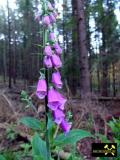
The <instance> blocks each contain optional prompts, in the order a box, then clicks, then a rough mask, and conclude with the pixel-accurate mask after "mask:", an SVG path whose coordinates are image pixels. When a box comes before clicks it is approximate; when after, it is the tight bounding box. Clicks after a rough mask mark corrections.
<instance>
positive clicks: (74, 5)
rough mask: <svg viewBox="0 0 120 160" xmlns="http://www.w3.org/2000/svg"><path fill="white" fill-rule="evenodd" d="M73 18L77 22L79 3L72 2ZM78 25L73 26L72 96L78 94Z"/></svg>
mask: <svg viewBox="0 0 120 160" xmlns="http://www.w3.org/2000/svg"><path fill="white" fill-rule="evenodd" d="M72 17H73V20H74V23H76V22H77V1H76V0H72ZM76 32H77V25H75V26H73V29H72V61H73V63H72V77H71V91H72V94H73V95H75V94H76V89H77V73H76V70H77V66H78V63H79V62H78V42H77V40H78V38H77V33H76Z"/></svg>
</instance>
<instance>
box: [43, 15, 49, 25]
mask: <svg viewBox="0 0 120 160" xmlns="http://www.w3.org/2000/svg"><path fill="white" fill-rule="evenodd" d="M43 24H44V25H46V26H49V25H50V24H51V22H50V18H49V16H44V17H43Z"/></svg>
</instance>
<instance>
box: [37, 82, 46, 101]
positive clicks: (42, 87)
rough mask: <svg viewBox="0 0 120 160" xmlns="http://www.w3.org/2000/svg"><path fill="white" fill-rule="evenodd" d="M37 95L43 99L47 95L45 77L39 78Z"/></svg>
mask: <svg viewBox="0 0 120 160" xmlns="http://www.w3.org/2000/svg"><path fill="white" fill-rule="evenodd" d="M36 95H37V97H38V98H39V99H43V98H45V96H46V95H47V84H46V81H45V79H39V81H38V84H37V90H36Z"/></svg>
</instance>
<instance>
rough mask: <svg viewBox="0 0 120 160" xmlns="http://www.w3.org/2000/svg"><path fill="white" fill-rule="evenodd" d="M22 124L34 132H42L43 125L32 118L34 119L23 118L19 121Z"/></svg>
mask: <svg viewBox="0 0 120 160" xmlns="http://www.w3.org/2000/svg"><path fill="white" fill-rule="evenodd" d="M19 122H20V123H22V124H24V125H25V126H27V127H29V128H32V129H34V130H41V125H42V124H41V123H40V121H39V120H37V119H35V118H32V117H23V118H21V119H20V120H19Z"/></svg>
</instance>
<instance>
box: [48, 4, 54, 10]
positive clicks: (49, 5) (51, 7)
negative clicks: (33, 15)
mask: <svg viewBox="0 0 120 160" xmlns="http://www.w3.org/2000/svg"><path fill="white" fill-rule="evenodd" d="M47 6H48V9H49V10H50V11H52V10H53V9H54V8H53V6H52V4H51V3H50V2H48V5H47Z"/></svg>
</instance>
